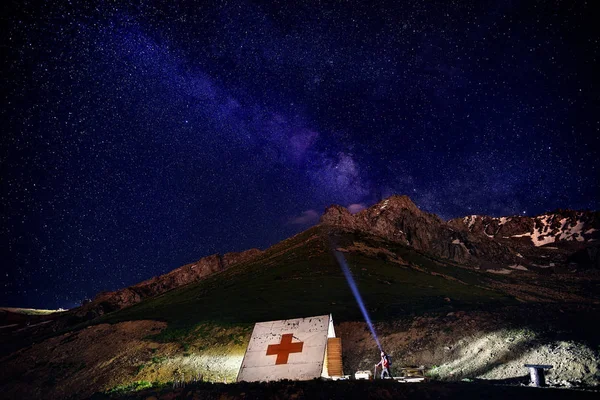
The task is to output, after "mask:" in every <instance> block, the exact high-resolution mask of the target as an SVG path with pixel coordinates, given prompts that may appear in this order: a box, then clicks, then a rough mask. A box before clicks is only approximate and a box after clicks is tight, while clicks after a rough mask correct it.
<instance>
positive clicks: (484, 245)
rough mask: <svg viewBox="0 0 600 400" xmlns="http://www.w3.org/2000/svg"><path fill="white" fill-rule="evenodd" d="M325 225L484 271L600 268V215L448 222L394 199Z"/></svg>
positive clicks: (335, 216)
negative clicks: (362, 234)
mask: <svg viewBox="0 0 600 400" xmlns="http://www.w3.org/2000/svg"><path fill="white" fill-rule="evenodd" d="M321 223H322V224H324V225H327V226H332V227H336V228H339V229H343V230H346V231H360V232H367V233H370V234H373V235H376V236H379V237H382V238H385V239H387V240H390V241H393V242H397V243H403V244H406V245H407V246H410V247H412V248H414V249H416V250H420V251H424V252H427V253H430V254H433V255H436V256H438V257H443V258H447V259H450V260H453V261H456V262H459V263H462V264H467V265H469V266H472V267H481V268H484V269H501V268H508V267H510V268H513V269H525V268H527V269H529V268H533V269H540V268H548V267H553V268H561V267H562V268H565V267H569V266H570V267H571V268H578V267H584V268H587V267H591V266H595V267H600V265H599V262H600V259H599V258H598V243H599V239H600V213H599V212H589V211H568V210H567V211H561V210H559V211H557V212H555V213H550V214H544V215H540V216H536V217H520V216H516V217H501V218H494V217H487V216H476V215H472V216H467V217H464V218H458V219H452V220H450V221H448V222H445V221H443V220H442V219H441V218H439V217H438V216H436V215H434V214H429V213H426V212H423V211H421V210H419V208H418V207H417V206H416V205H415V204H414V203H413V202H412V201H411V200H410V198H409V197H408V196H392V197H390V198H388V199H385V200H383V201H381V202H379V203H377V204H375V205H374V206H372V207H370V208H368V209H365V210H362V211H360V212H358V213H357V214H355V215H352V214H351V213H350V212H349V211H348V210H347V209H345V208H344V207H341V206H331V207H329V208H327V209H326V210H325V214H324V215H323V216H322V217H321Z"/></svg>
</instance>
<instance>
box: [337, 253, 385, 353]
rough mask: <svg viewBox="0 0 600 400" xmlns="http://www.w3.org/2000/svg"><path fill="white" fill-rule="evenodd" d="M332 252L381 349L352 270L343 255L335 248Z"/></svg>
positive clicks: (380, 349)
mask: <svg viewBox="0 0 600 400" xmlns="http://www.w3.org/2000/svg"><path fill="white" fill-rule="evenodd" d="M333 253H334V254H335V258H336V259H337V261H338V264H340V267H341V268H342V271H343V272H344V276H345V277H346V280H347V281H348V286H350V289H351V290H352V294H353V295H354V298H355V299H356V302H357V303H358V307H359V308H360V311H361V312H362V314H363V317H364V318H365V322H366V323H367V325H368V326H369V330H370V331H371V335H373V339H375V343H377V347H379V351H383V350H382V348H381V343H379V338H378V337H377V333H375V327H373V323H372V322H371V317H369V313H368V312H367V308H366V307H365V303H364V302H363V299H362V297H361V296H360V292H359V291H358V287H357V286H356V282H355V281H354V277H353V276H352V272H350V268H349V267H348V263H346V258H344V255H343V254H342V253H341V252H339V251H337V250H334V251H333Z"/></svg>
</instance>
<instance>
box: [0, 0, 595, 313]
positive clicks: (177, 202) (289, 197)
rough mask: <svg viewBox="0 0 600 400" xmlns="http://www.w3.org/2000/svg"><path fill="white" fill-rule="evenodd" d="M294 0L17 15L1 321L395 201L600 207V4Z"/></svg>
mask: <svg viewBox="0 0 600 400" xmlns="http://www.w3.org/2000/svg"><path fill="white" fill-rule="evenodd" d="M70 3H72V4H70ZM77 3H81V4H77ZM292 3H294V2H290V1H281V2H250V1H237V0H233V1H222V2H211V1H198V2H191V1H185V2H170V1H169V2H148V1H140V2H133V1H128V2H125V1H123V2H109V1H99V2H95V1H89V2H67V1H56V2H41V1H33V2H11V4H9V5H3V8H4V10H3V16H4V17H3V18H2V28H3V29H2V32H3V33H2V35H3V40H2V43H3V54H4V55H3V62H2V81H3V83H2V87H3V90H2V94H3V96H2V101H3V105H2V111H1V112H2V138H1V139H0V157H1V158H0V160H1V166H2V167H1V168H2V175H1V182H0V185H1V192H0V195H1V207H2V209H1V210H0V218H1V220H0V222H1V227H0V229H1V232H0V235H1V236H0V239H1V242H0V243H1V245H2V254H1V255H2V260H3V261H2V264H3V270H2V280H1V281H0V283H1V285H2V288H3V290H2V296H1V297H0V305H11V306H31V307H50V308H54V307H73V306H75V305H77V304H78V303H79V302H80V301H81V300H82V299H84V298H86V297H91V296H93V295H94V294H95V293H97V292H98V291H101V290H113V289H116V288H118V287H123V286H127V285H130V284H133V283H136V282H138V281H140V280H143V279H146V278H149V277H152V276H154V275H157V274H160V273H164V272H167V271H169V270H171V269H173V268H175V267H178V266H180V265H182V264H184V263H187V262H192V261H194V260H196V259H199V258H200V257H202V256H206V255H209V254H213V253H216V252H219V253H223V252H228V251H240V250H244V249H247V248H251V247H260V248H265V247H267V246H269V245H271V244H274V243H276V242H278V241H280V240H282V239H284V238H286V237H289V236H291V235H293V234H295V233H297V232H299V231H301V230H303V229H306V228H307V227H308V226H310V225H312V224H315V223H316V222H317V221H318V218H319V215H320V213H322V211H323V209H324V208H325V207H326V206H327V205H330V204H334V203H337V204H342V205H344V206H349V207H350V208H351V209H352V210H353V211H358V210H360V209H361V208H363V207H365V206H369V205H371V204H373V203H374V202H376V201H378V200H379V199H381V198H382V197H384V196H387V195H390V194H393V193H398V194H408V195H409V196H411V198H412V199H413V200H414V201H415V203H416V204H417V205H418V206H419V207H421V208H422V209H424V210H426V211H429V212H434V213H437V214H439V215H440V216H442V217H443V218H451V217H456V216H463V215H468V214H488V215H493V216H500V215H514V214H521V215H523V214H526V215H535V214H539V213H543V212H545V211H550V210H553V209H556V208H574V209H582V208H587V209H596V208H598V207H597V205H598V203H599V197H600V194H599V192H600V191H599V190H598V188H599V186H600V185H599V183H600V182H599V175H600V174H599V171H598V161H597V160H598V149H599V148H600V139H599V136H600V121H599V115H600V99H599V98H598V93H600V87H599V85H598V80H597V78H596V75H597V72H596V71H597V70H600V66H599V65H598V64H599V63H598V57H599V53H600V50H599V49H600V43H599V36H598V34H597V32H596V30H595V29H593V28H594V25H595V24H596V21H595V20H594V19H593V17H592V16H593V13H592V12H591V9H590V8H591V5H590V4H589V2H588V4H586V3H584V2H555V1H531V2H512V3H511V2H506V1H457V2H449V1H439V2H436V1H406V2H389V3H386V2H380V3H378V4H376V5H375V4H371V2H364V1H354V2H353V1H349V2H331V3H329V2H319V3H317V2H305V3H304V5H294V4H292ZM521 3H525V4H521ZM567 3H568V4H567ZM571 3H574V4H571Z"/></svg>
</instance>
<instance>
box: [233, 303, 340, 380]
mask: <svg viewBox="0 0 600 400" xmlns="http://www.w3.org/2000/svg"><path fill="white" fill-rule="evenodd" d="M342 375H343V371H342V342H341V339H340V338H336V337H335V329H334V327H333V317H332V316H331V314H330V315H320V316H316V317H307V318H295V319H287V320H279V321H268V322H258V323H256V324H255V325H254V330H253V331H252V337H251V338H250V342H249V343H248V347H247V349H246V354H245V355H244V359H243V361H242V365H241V367H240V371H239V373H238V377H237V381H238V382H241V381H246V382H256V381H277V380H281V379H291V380H311V379H314V378H319V377H324V378H331V377H336V376H342Z"/></svg>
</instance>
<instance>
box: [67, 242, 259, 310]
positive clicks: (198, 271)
mask: <svg viewBox="0 0 600 400" xmlns="http://www.w3.org/2000/svg"><path fill="white" fill-rule="evenodd" d="M262 253H263V252H262V251H261V250H259V249H250V250H246V251H242V252H239V253H226V254H224V255H222V256H221V255H219V254H213V255H210V256H207V257H203V258H201V259H200V260H198V261H196V262H194V263H191V264H187V265H184V266H182V267H179V268H176V269H174V270H172V271H170V272H168V273H166V274H164V275H160V276H156V277H153V278H151V279H148V280H145V281H143V282H140V283H138V284H136V285H133V286H129V287H126V288H124V289H119V290H116V291H113V292H101V293H99V294H98V295H96V297H95V298H94V299H93V300H92V301H91V302H89V303H87V304H84V305H83V306H82V307H80V308H78V309H76V310H77V311H76V316H77V317H79V318H85V319H91V318H95V317H96V316H99V315H102V314H105V313H108V312H112V311H116V310H120V309H122V308H125V307H129V306H132V305H134V304H137V303H139V302H141V301H142V300H144V299H146V298H149V297H154V296H158V295H160V294H163V293H165V292H167V291H169V290H172V289H175V288H178V287H180V286H184V285H187V284H189V283H192V282H195V281H198V280H201V279H204V278H206V277H207V276H209V275H212V274H215V273H218V272H221V271H224V270H226V269H228V268H230V267H232V266H234V265H236V264H238V263H242V262H246V261H249V260H251V259H253V258H255V257H258V256H260V255H261V254H262Z"/></svg>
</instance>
